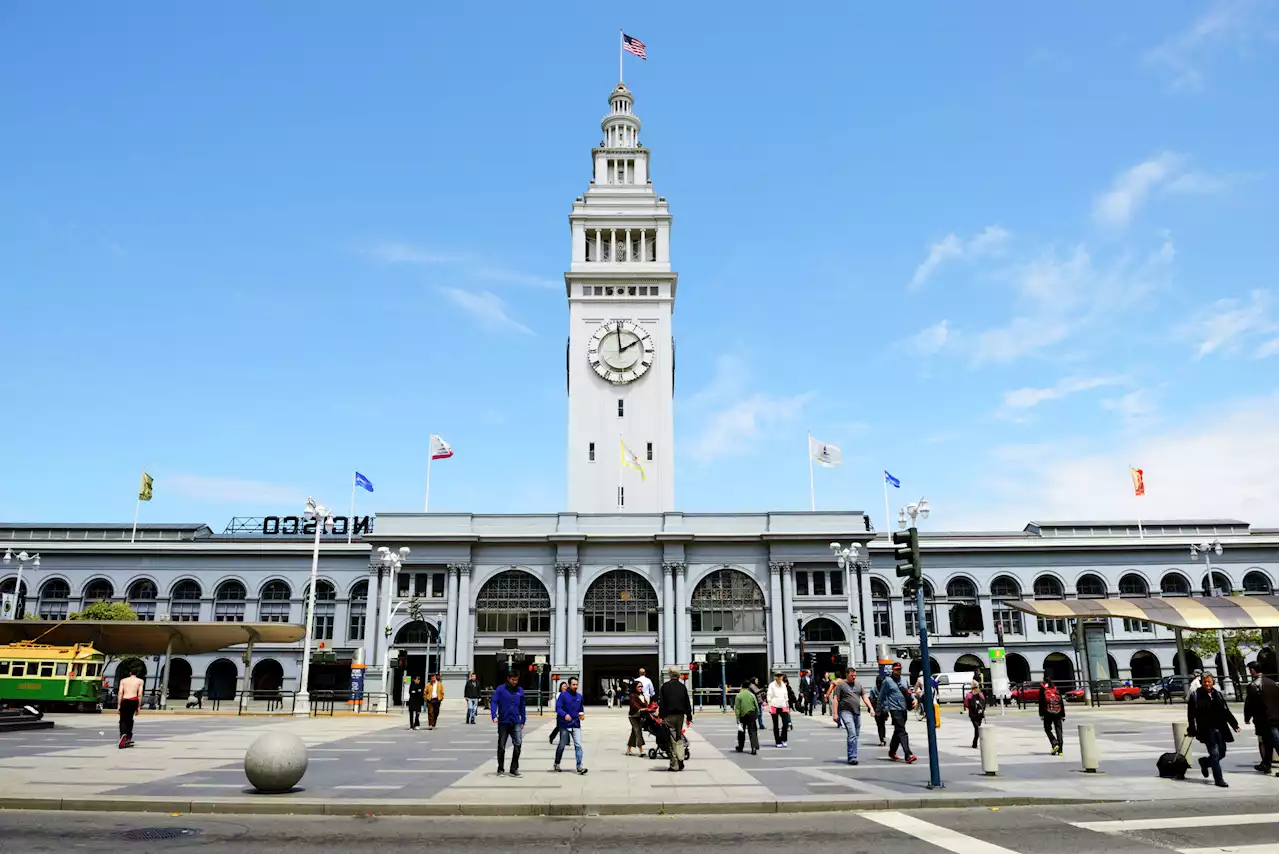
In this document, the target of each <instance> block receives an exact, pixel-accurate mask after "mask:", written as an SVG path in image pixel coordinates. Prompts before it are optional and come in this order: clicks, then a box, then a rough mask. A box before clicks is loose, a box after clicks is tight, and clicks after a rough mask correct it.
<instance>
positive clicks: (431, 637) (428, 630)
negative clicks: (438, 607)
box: [394, 620, 436, 646]
mask: <svg viewBox="0 0 1280 854" xmlns="http://www.w3.org/2000/svg"><path fill="white" fill-rule="evenodd" d="M435 642H436V627H435V626H434V625H432V624H431V623H428V622H427V621H426V620H414V621H412V622H409V623H405V624H404V625H403V626H401V627H400V631H398V632H396V639H395V641H394V643H395V644H396V645H397V646H427V645H430V644H434V643H435Z"/></svg>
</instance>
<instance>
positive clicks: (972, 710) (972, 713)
mask: <svg viewBox="0 0 1280 854" xmlns="http://www.w3.org/2000/svg"><path fill="white" fill-rule="evenodd" d="M964 707H965V708H966V709H967V710H968V711H969V723H971V724H973V744H972V745H970V746H971V747H974V748H976V747H977V746H978V730H979V729H980V728H981V727H982V721H983V719H984V718H985V717H986V716H987V698H986V697H984V696H983V695H982V689H981V688H980V687H978V681H977V680H976V679H975V680H974V682H973V685H972V686H971V687H970V689H969V693H968V694H965V696H964Z"/></svg>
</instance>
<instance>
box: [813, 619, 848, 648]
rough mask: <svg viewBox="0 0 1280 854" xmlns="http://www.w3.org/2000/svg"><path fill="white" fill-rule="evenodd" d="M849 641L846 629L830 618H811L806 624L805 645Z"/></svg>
mask: <svg viewBox="0 0 1280 854" xmlns="http://www.w3.org/2000/svg"><path fill="white" fill-rule="evenodd" d="M847 640H848V636H847V635H846V634H845V631H844V629H843V628H842V627H841V626H840V624H839V623H837V622H836V621H835V620H833V619H831V618H830V617H811V618H809V619H808V620H805V623H804V642H805V643H821V644H832V643H843V642H845V641H847Z"/></svg>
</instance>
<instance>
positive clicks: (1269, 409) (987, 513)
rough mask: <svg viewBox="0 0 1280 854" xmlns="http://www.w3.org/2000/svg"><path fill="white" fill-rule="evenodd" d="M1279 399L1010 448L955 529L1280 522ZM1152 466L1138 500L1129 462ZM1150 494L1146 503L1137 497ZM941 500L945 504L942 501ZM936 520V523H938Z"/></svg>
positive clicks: (998, 457) (953, 521)
mask: <svg viewBox="0 0 1280 854" xmlns="http://www.w3.org/2000/svg"><path fill="white" fill-rule="evenodd" d="M1278 403H1280V402H1278V401H1277V399H1276V398H1275V397H1266V398H1262V399H1253V400H1246V401H1240V402H1238V403H1236V404H1234V405H1233V404H1223V403H1217V404H1215V405H1213V406H1211V407H1208V408H1207V409H1206V410H1205V411H1204V412H1203V413H1202V414H1200V416H1199V417H1196V416H1192V417H1191V418H1188V419H1187V420H1185V421H1181V422H1179V424H1180V426H1179V428H1178V429H1176V430H1172V431H1169V432H1165V433H1159V434H1153V433H1150V432H1146V433H1144V434H1134V435H1131V436H1130V437H1129V438H1127V439H1119V438H1117V437H1113V436H1108V437H1105V438H1099V437H1089V438H1087V439H1081V440H1079V441H1053V442H1045V443H1042V444H1037V445H1019V446H1005V447H1002V448H998V449H996V450H995V451H993V452H992V455H991V456H992V459H991V461H990V463H989V464H988V465H987V466H986V470H987V471H989V472H991V474H990V475H989V476H988V477H987V478H986V479H985V480H984V481H982V482H979V483H974V484H972V486H973V488H974V489H975V490H978V491H980V492H981V494H982V495H983V500H982V501H971V502H964V503H963V505H962V507H959V508H958V509H957V510H956V512H955V513H954V514H948V515H949V517H950V518H948V519H947V520H945V521H944V520H942V519H941V518H940V519H939V520H938V523H939V525H940V526H945V527H946V528H947V529H948V530H953V531H958V530H992V529H1008V528H1021V527H1022V526H1023V525H1025V524H1026V523H1027V522H1028V521H1031V520H1064V519H1134V518H1136V515H1137V513H1139V512H1141V514H1142V518H1143V519H1144V520H1157V519H1188V518H1200V519H1204V518H1231V519H1242V520H1244V521H1247V522H1249V523H1251V524H1252V525H1254V526H1259V527H1274V526H1275V525H1276V524H1277V523H1278V522H1280V438H1278V437H1280V423H1277V422H1278V419H1277V406H1278ZM1130 465H1133V466H1137V467H1138V468H1141V469H1143V471H1144V474H1145V479H1146V486H1147V494H1146V496H1144V497H1143V498H1141V499H1136V498H1135V497H1134V495H1133V490H1132V488H1131V485H1130V481H1129V466H1130ZM1138 501H1141V502H1142V503H1141V505H1139V504H1137V503H1136V502H1138ZM937 506H940V504H939V505H937ZM931 524H932V523H931Z"/></svg>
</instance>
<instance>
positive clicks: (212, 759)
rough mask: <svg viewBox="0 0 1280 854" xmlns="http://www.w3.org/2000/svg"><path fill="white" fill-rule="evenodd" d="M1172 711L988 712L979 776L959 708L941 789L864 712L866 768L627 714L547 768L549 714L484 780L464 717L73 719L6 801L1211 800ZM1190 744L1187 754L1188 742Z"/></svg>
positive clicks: (11, 774)
mask: <svg viewBox="0 0 1280 854" xmlns="http://www.w3.org/2000/svg"><path fill="white" fill-rule="evenodd" d="M1182 714H1183V711H1182V709H1181V707H1164V706H1146V705H1125V706H1121V707H1110V708H1105V709H1100V710H1089V709H1072V710H1071V711H1070V712H1069V714H1068V717H1067V745H1066V752H1065V755H1064V756H1062V757H1051V756H1049V755H1048V745H1047V743H1046V741H1045V738H1044V735H1043V732H1042V730H1041V728H1040V723H1039V719H1038V718H1037V717H1036V715H1035V713H1034V712H1033V711H1021V712H1019V711H1016V710H1009V711H1008V712H1007V714H1006V715H1004V716H1003V717H1001V716H1000V715H999V714H998V711H997V713H995V714H993V715H992V716H991V717H990V718H989V719H988V720H989V727H990V729H991V732H992V733H993V734H997V733H998V739H999V742H998V743H999V753H1000V764H999V774H998V776H996V777H987V776H984V775H983V774H982V770H981V767H980V759H979V755H978V751H977V750H973V749H971V748H970V747H969V744H970V739H971V737H972V731H971V729H970V727H969V723H968V719H967V718H966V717H965V716H964V715H962V714H961V713H960V712H959V711H958V709H957V708H955V707H950V708H948V709H947V710H946V711H945V712H944V714H943V722H942V727H941V729H940V731H939V745H938V751H939V758H940V760H941V763H942V778H943V783H944V785H945V788H943V789H942V790H934V791H930V790H928V788H927V783H928V779H929V768H928V760H927V740H926V733H925V725H924V723H923V722H920V721H916V720H915V719H914V717H913V718H912V721H911V723H910V725H909V732H910V735H911V738H912V747H913V748H914V750H915V752H916V753H917V755H919V757H920V761H919V762H917V763H916V764H914V765H911V766H908V765H905V764H904V763H902V762H892V761H889V760H888V759H887V757H886V751H885V750H884V749H883V748H880V747H879V746H878V744H877V742H876V735H875V727H874V722H873V720H872V719H871V717H870V716H864V717H863V721H864V723H865V724H866V725H867V726H865V727H864V728H863V730H862V740H861V754H860V759H861V764H860V765H858V766H857V767H851V766H848V765H846V764H845V761H844V753H845V743H844V735H843V731H842V730H839V729H837V728H836V727H834V726H833V725H832V724H831V722H830V719H829V718H828V719H824V718H820V717H818V716H816V715H815V716H814V717H804V716H796V717H795V722H796V729H795V732H794V733H793V735H792V736H791V738H790V740H789V746H788V747H787V748H785V749H778V748H775V747H773V745H772V737H771V736H770V735H768V734H766V733H762V735H763V736H764V737H763V738H762V744H761V751H760V753H759V754H758V755H756V756H751V755H750V754H749V753H742V754H739V753H736V752H735V751H734V749H733V747H734V743H735V723H734V721H733V719H732V717H730V716H728V715H722V714H721V713H720V712H719V711H718V710H715V711H712V710H707V711H706V712H704V713H703V714H701V715H699V716H698V717H697V719H696V720H695V723H694V726H693V728H691V730H690V731H689V741H690V750H691V754H692V756H691V758H690V760H689V762H688V765H687V769H686V770H685V771H684V772H682V773H678V774H672V773H669V772H668V771H667V770H666V765H667V763H666V762H665V761H664V760H662V759H658V760H650V759H648V758H638V757H635V756H627V755H626V754H625V752H624V748H625V746H626V740H627V733H628V722H627V719H626V717H625V714H624V713H623V712H622V711H621V710H611V709H604V708H594V709H591V710H590V712H589V714H588V717H587V720H586V723H585V727H584V732H585V743H586V761H585V764H586V766H587V767H588V768H589V773H588V774H587V775H585V776H578V775H576V774H574V773H572V770H571V769H572V768H573V758H572V747H569V748H568V749H567V751H566V757H565V761H564V763H563V766H564V768H565V769H566V771H565V772H562V773H559V774H556V773H554V772H553V771H552V762H553V752H554V750H553V748H552V747H551V746H550V745H549V744H548V742H547V736H548V735H549V734H550V731H551V727H552V722H551V719H550V717H549V716H548V717H542V718H539V717H531V718H530V720H529V724H528V726H527V728H526V731H525V732H526V735H525V749H524V755H523V757H522V759H521V771H522V772H524V775H523V776H522V777H520V778H518V779H513V778H511V777H498V776H497V775H496V773H495V771H496V767H495V766H496V763H495V759H494V744H495V735H494V727H493V725H492V724H491V723H490V722H489V721H488V719H487V718H486V717H483V716H482V717H481V718H480V722H479V723H478V724H476V725H475V726H467V725H464V724H463V723H462V712H461V710H460V709H456V708H447V709H446V710H445V711H444V712H442V714H441V725H440V726H439V727H438V728H437V729H436V730H435V731H428V730H425V729H423V730H418V731H415V732H411V731H409V730H408V729H407V726H406V719H405V717H404V716H403V715H392V716H389V717H382V716H375V715H364V716H350V717H333V718H285V717H253V718H236V717H230V716H208V715H182V714H169V715H166V714H144V715H142V716H141V717H140V718H139V722H138V726H137V730H136V736H137V746H136V747H134V748H132V749H130V750H120V749H118V748H117V746H116V719H115V717H114V716H113V715H111V714H104V715H101V716H96V715H95V716H88V715H66V716H59V717H58V718H57V724H58V725H57V727H56V728H55V729H53V730H44V731H33V732H26V733H9V734H5V735H0V762H3V764H4V767H5V769H6V773H5V775H4V777H3V779H2V780H0V805H3V806H8V807H11V808H19V807H22V806H39V807H41V808H68V809H93V808H104V805H106V807H107V808H113V809H156V810H166V811H168V810H173V811H177V812H188V811H192V810H194V811H228V812H234V811H260V810H262V811H265V810H270V811H280V812H315V813H322V812H326V811H336V812H346V813H350V812H356V811H361V810H366V811H368V812H374V813H381V814H392V813H397V812H404V813H414V812H419V813H432V814H449V813H467V814H485V813H489V814H497V815H508V814H529V813H539V812H548V813H566V814H574V813H585V814H592V813H601V814H611V813H625V812H680V811H687V812H698V811H702V812H714V811H725V812H728V811H742V812H757V811H764V812H776V811H799V810H806V809H830V808H850V809H883V808H898V809H906V808H912V807H917V806H921V805H926V806H928V805H936V806H949V805H959V804H971V803H983V804H1009V803H1016V802H1019V801H1021V802H1027V800H1028V799H1037V800H1042V801H1044V802H1052V801H1072V800H1079V801H1100V800H1126V799H1138V800H1148V799H1169V798H1187V797H1204V798H1208V799H1213V798H1222V797H1225V796H1226V795H1227V794H1228V793H1224V792H1220V791H1219V790H1216V789H1214V788H1213V787H1212V786H1210V785H1209V781H1207V780H1203V779H1202V778H1201V777H1200V776H1199V775H1198V774H1195V773H1194V770H1193V774H1192V776H1191V777H1188V779H1187V780H1186V781H1183V782H1173V781H1167V780H1161V779H1158V778H1157V777H1156V776H1155V760H1156V757H1157V756H1159V754H1160V753H1162V752H1164V751H1167V750H1170V749H1171V745H1172V736H1171V729H1170V723H1171V722H1172V721H1175V720H1180V719H1181V716H1182ZM1082 722H1088V723H1092V724H1093V725H1094V727H1095V729H1096V731H1097V734H1098V744H1099V749H1100V755H1101V757H1102V759H1101V769H1100V773H1097V774H1087V773H1084V772H1083V771H1082V770H1081V765H1080V755H1079V749H1078V746H1077V744H1076V729H1075V727H1076V725H1077V724H1079V723H1082ZM273 730H281V731H287V732H291V733H294V734H296V735H298V736H299V737H300V738H302V740H303V741H304V742H305V743H306V744H307V746H308V753H309V757H310V764H309V767H308V769H307V773H306V776H305V777H304V778H303V779H302V781H301V783H300V784H299V786H298V788H297V790H295V791H294V792H291V793H288V794H283V795H261V794H256V793H254V792H253V791H252V789H251V788H250V787H249V785H248V783H247V782H246V780H245V776H244V771H243V758H244V753H245V750H246V748H247V747H248V746H249V744H250V743H251V742H252V741H253V740H254V739H255V738H257V737H258V736H259V735H260V734H262V733H264V732H267V731H273ZM1197 748H1198V745H1197ZM1257 761H1258V757H1257V754H1256V749H1255V747H1254V740H1253V737H1252V734H1251V733H1250V732H1249V731H1247V730H1246V731H1243V732H1242V734H1241V736H1240V737H1239V739H1238V741H1237V742H1236V744H1235V745H1234V746H1233V749H1232V751H1231V753H1229V754H1228V757H1227V760H1226V762H1225V766H1224V767H1225V770H1226V771H1227V774H1228V778H1227V779H1228V781H1229V783H1230V785H1231V789H1230V790H1229V794H1230V795H1231V796H1263V797H1275V796H1276V794H1277V791H1278V787H1277V781H1276V779H1275V778H1274V777H1263V776H1262V775H1259V774H1257V773H1256V772H1255V771H1253V769H1252V765H1253V764H1254V763H1256V762H1257Z"/></svg>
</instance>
